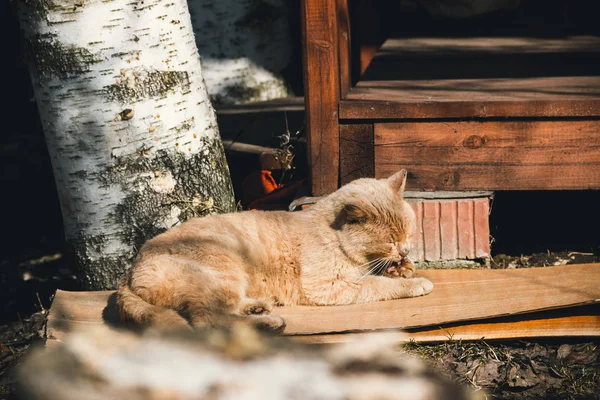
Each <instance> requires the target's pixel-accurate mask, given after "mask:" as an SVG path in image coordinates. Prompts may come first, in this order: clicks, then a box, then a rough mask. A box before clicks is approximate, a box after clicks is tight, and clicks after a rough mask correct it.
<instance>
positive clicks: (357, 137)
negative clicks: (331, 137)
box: [340, 124, 375, 185]
mask: <svg viewBox="0 0 600 400" xmlns="http://www.w3.org/2000/svg"><path fill="white" fill-rule="evenodd" d="M373 151H374V150H373V125H372V124H343V125H340V181H341V184H342V185H344V184H346V183H348V182H350V181H353V180H355V179H358V178H372V177H373V176H375V162H374V152H373Z"/></svg>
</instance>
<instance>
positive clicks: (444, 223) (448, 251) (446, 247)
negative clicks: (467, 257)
mask: <svg viewBox="0 0 600 400" xmlns="http://www.w3.org/2000/svg"><path fill="white" fill-rule="evenodd" d="M456 221H457V208H456V200H441V201H440V244H441V248H442V250H441V258H442V260H455V259H457V258H458V238H457V225H456Z"/></svg>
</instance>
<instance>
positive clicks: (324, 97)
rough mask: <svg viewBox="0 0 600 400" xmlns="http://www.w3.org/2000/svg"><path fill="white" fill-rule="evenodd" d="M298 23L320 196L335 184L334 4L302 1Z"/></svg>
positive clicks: (314, 188)
mask: <svg viewBox="0 0 600 400" xmlns="http://www.w3.org/2000/svg"><path fill="white" fill-rule="evenodd" d="M301 20H302V21H301V25H302V51H303V74H304V93H305V105H306V128H307V135H308V151H307V153H308V160H309V167H310V176H311V185H312V193H313V195H314V196H321V195H324V194H327V193H331V192H333V191H335V190H337V188H338V184H339V181H338V180H339V132H338V101H339V98H340V81H339V57H338V56H339V49H338V47H339V46H338V44H339V43H338V38H337V29H338V28H337V6H336V2H335V1H328V0H303V1H302V17H301Z"/></svg>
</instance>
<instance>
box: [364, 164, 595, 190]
mask: <svg viewBox="0 0 600 400" xmlns="http://www.w3.org/2000/svg"><path fill="white" fill-rule="evenodd" d="M401 167H404V168H410V172H409V176H408V182H407V188H409V189H414V190H478V189H485V190H588V189H600V167H599V166H598V164H594V165H587V164H580V165H576V164H572V165H524V166H513V165H501V166H498V165H458V166H456V165H415V164H412V165H406V164H401V163H398V164H375V177H376V178H385V177H388V176H391V175H393V174H394V172H396V171H398V169H399V168H401Z"/></svg>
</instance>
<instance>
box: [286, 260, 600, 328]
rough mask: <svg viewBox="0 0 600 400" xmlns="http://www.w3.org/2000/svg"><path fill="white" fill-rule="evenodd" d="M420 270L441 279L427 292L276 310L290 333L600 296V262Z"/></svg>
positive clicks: (471, 315)
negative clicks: (518, 267)
mask: <svg viewBox="0 0 600 400" xmlns="http://www.w3.org/2000/svg"><path fill="white" fill-rule="evenodd" d="M419 274H420V275H422V276H426V277H428V278H430V279H431V280H432V282H434V284H435V285H436V286H435V288H434V290H433V292H432V293H430V294H429V295H427V296H425V297H420V298H410V299H401V300H391V301H385V302H379V303H370V304H360V305H349V306H338V307H285V308H282V309H277V310H275V314H277V315H281V316H283V317H284V318H286V321H287V323H288V325H287V327H286V333H287V334H308V333H325V332H345V331H361V330H375V329H390V328H412V327H418V326H429V325H440V324H444V323H449V322H458V321H468V320H475V319H483V318H490V317H498V316H505V315H511V314H520V313H525V312H530V311H538V310H542V309H552V308H559V307H564V306H568V305H575V304H588V303H593V302H595V301H597V300H598V299H600V285H598V282H600V264H586V265H577V266H574V265H571V266H565V267H547V268H527V269H514V270H426V271H420V272H419ZM582 277H585V278H584V279H582ZM440 278H442V279H440ZM407 310H408V312H407Z"/></svg>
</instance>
